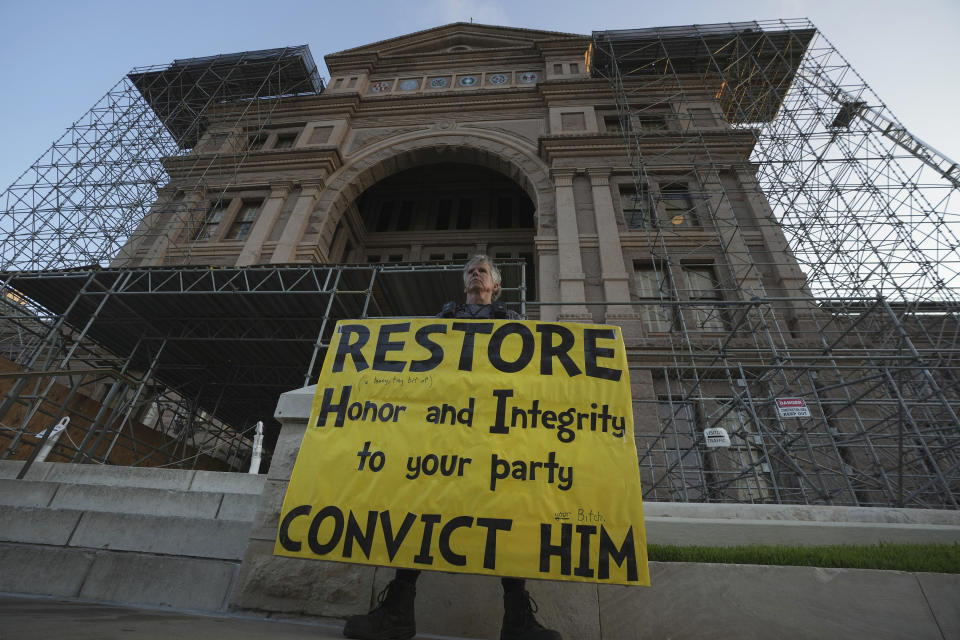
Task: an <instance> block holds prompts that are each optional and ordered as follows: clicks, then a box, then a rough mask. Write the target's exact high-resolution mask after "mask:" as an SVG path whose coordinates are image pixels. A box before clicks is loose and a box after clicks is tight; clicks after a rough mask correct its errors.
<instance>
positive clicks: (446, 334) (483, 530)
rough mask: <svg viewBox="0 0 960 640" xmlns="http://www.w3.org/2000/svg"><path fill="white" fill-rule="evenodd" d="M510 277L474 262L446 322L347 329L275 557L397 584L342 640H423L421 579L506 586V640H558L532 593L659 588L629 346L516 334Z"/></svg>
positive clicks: (564, 335) (577, 333)
mask: <svg viewBox="0 0 960 640" xmlns="http://www.w3.org/2000/svg"><path fill="white" fill-rule="evenodd" d="M499 275H500V274H499V272H498V271H497V269H496V267H495V266H494V265H493V264H492V262H491V261H490V260H489V259H488V258H486V257H485V256H476V257H475V258H473V259H472V260H471V261H470V262H469V263H468V264H467V266H466V267H465V268H464V288H465V291H466V294H467V298H466V304H463V305H456V306H455V305H453V304H452V303H451V304H448V305H446V306H445V307H444V311H443V312H442V313H441V314H440V319H423V320H413V319H412V320H409V321H397V320H364V321H354V322H341V323H340V325H339V326H338V334H337V336H336V338H335V341H334V344H332V345H331V347H330V351H329V352H328V354H327V357H326V359H325V360H324V367H323V373H322V374H321V379H320V382H319V384H318V386H317V394H316V397H315V399H314V407H313V412H312V414H311V420H310V423H309V425H308V429H307V433H306V434H305V436H304V441H303V444H302V446H301V450H300V455H299V457H298V459H297V463H296V466H295V467H294V471H293V475H292V477H291V482H290V487H289V489H288V491H287V495H286V498H285V500H284V505H283V510H282V512H281V523H280V528H279V532H278V538H277V544H276V546H275V553H277V554H279V555H286V556H293V557H305V558H323V559H328V560H336V561H342V562H359V563H363V564H373V565H387V566H396V567H398V570H397V573H396V576H395V578H394V580H393V581H392V582H391V583H390V584H389V585H388V587H387V589H386V590H385V592H384V593H383V594H381V601H380V605H379V606H378V607H377V608H375V609H374V610H373V611H371V612H370V613H368V614H367V615H364V616H354V617H352V618H350V619H349V620H348V621H347V624H346V626H345V628H344V634H345V635H346V636H347V637H349V638H361V639H370V638H385V639H386V638H411V637H413V636H414V635H415V633H416V626H415V621H414V596H415V593H416V587H415V585H416V581H417V578H418V576H419V573H420V571H419V570H420V569H421V568H428V569H434V570H443V571H454V572H463V573H479V574H486V575H499V576H505V577H503V578H502V585H503V589H504V617H503V625H502V628H501V636H500V637H501V639H502V640H528V639H529V640H559V639H560V634H559V633H557V632H556V631H553V630H550V629H546V628H544V627H543V626H542V625H541V624H540V623H539V622H538V621H537V620H536V618H535V617H534V613H533V612H534V608H533V606H532V604H531V600H530V597H529V594H528V593H527V592H526V590H525V588H524V585H525V583H524V580H523V579H522V578H525V577H535V578H543V579H552V580H573V581H580V582H600V583H606V584H649V574H648V572H647V561H646V541H645V535H644V531H643V511H642V504H641V502H640V487H639V474H638V471H637V457H636V450H635V449H634V446H633V438H632V431H633V429H632V409H631V403H630V391H629V379H628V376H627V375H626V374H627V367H626V354H625V351H624V349H623V344H622V340H620V338H619V332H618V331H617V330H616V328H614V327H606V326H601V325H567V324H560V323H535V322H526V321H522V319H521V318H520V316H518V315H517V314H515V313H513V312H510V311H507V310H506V308H505V307H504V306H503V305H502V304H494V301H495V299H496V297H497V296H498V294H499V290H500V277H499ZM443 318H455V319H456V320H444V319H443ZM321 455H322V456H323V458H322V459H321ZM321 477H334V478H337V482H336V483H323V482H318V480H317V479H318V478H321ZM611 561H612V562H611Z"/></svg>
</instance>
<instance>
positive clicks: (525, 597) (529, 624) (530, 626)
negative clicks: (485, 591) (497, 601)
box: [500, 589, 563, 640]
mask: <svg viewBox="0 0 960 640" xmlns="http://www.w3.org/2000/svg"><path fill="white" fill-rule="evenodd" d="M536 612H537V603H536V602H534V601H533V598H531V597H530V594H529V593H527V590H526V589H514V590H511V591H505V592H504V594H503V625H502V626H501V627H500V640H563V637H562V636H561V635H560V634H559V633H557V632H556V631H554V630H553V629H547V628H546V627H544V626H543V625H542V624H540V623H539V622H537V618H536V617H535V616H534V615H533V614H535V613H536Z"/></svg>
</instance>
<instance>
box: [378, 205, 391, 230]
mask: <svg viewBox="0 0 960 640" xmlns="http://www.w3.org/2000/svg"><path fill="white" fill-rule="evenodd" d="M395 204H396V203H394V202H392V201H390V202H384V203H382V204H381V205H380V215H378V216H377V227H376V229H377V231H387V230H388V229H389V228H390V223H391V222H392V220H393V209H394V207H395Z"/></svg>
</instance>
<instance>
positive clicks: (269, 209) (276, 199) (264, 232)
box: [237, 182, 293, 267]
mask: <svg viewBox="0 0 960 640" xmlns="http://www.w3.org/2000/svg"><path fill="white" fill-rule="evenodd" d="M292 186H293V185H292V184H290V183H289V182H278V183H275V184H273V185H271V189H270V195H269V196H268V197H267V199H266V200H264V202H263V209H261V210H260V215H258V216H257V220H256V222H254V223H253V228H252V229H250V234H249V235H247V241H246V242H244V243H243V249H242V250H241V251H240V256H239V257H238V258H237V266H238V267H243V266H246V265H248V264H254V263H255V262H257V260H258V259H259V258H260V250H261V249H262V248H263V242H264V241H265V240H266V239H267V238H268V237H269V236H270V230H271V229H272V228H273V225H274V223H275V222H276V221H277V216H279V215H280V210H281V209H283V203H284V202H285V201H286V199H287V196H288V195H290V188H291V187H292Z"/></svg>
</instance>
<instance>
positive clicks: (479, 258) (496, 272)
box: [463, 253, 503, 300]
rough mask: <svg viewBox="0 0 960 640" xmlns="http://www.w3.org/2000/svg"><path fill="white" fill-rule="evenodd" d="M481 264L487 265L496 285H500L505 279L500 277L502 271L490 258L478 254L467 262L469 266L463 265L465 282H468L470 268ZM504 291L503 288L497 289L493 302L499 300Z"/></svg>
mask: <svg viewBox="0 0 960 640" xmlns="http://www.w3.org/2000/svg"><path fill="white" fill-rule="evenodd" d="M481 262H486V263H487V266H488V267H490V277H492V278H493V281H494V283H496V284H500V283H501V281H502V279H503V277H502V276H501V275H500V269H498V268H497V265H496V264H494V262H493V260H491V259H490V256H488V255H484V254H482V253H478V254H477V255H475V256H473V257H472V258H470V259H469V260H468V261H467V264H465V265H463V282H464V283H466V282H467V272H468V271H470V267H472V266H473V265H475V264H479V263H481ZM501 286H502V285H501ZM502 291H503V289H502V288H497V290H496V291H495V292H494V294H493V300H496V299H498V298H499V297H500V293H501V292H502Z"/></svg>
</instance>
